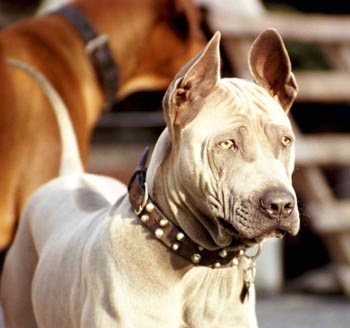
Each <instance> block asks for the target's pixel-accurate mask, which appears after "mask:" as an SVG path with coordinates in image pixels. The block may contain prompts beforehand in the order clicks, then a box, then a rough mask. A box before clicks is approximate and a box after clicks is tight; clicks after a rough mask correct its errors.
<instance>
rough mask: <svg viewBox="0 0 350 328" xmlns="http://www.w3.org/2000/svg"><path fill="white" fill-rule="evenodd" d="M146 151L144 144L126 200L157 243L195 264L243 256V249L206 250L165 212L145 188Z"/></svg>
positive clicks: (215, 265)
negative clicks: (127, 199)
mask: <svg viewBox="0 0 350 328" xmlns="http://www.w3.org/2000/svg"><path fill="white" fill-rule="evenodd" d="M148 152H149V149H148V148H146V149H145V151H144V153H143V155H142V157H141V160H140V163H139V165H138V166H137V168H136V170H135V172H134V174H133V175H132V177H131V179H130V182H129V185H128V191H129V201H130V203H131V205H132V207H133V209H134V212H135V214H136V215H137V216H138V217H139V218H140V221H141V222H142V223H143V224H144V225H145V226H146V227H147V228H148V229H149V230H150V231H151V232H152V234H153V235H154V237H155V238H156V239H158V240H159V241H160V242H161V243H163V244H164V245H165V246H166V247H168V248H169V249H171V250H172V251H173V252H174V253H176V254H177V255H179V256H181V257H183V258H184V259H186V260H188V261H189V262H191V263H193V264H195V265H202V266H210V267H213V268H220V267H221V266H224V265H228V264H230V262H234V263H233V264H238V258H239V257H240V256H246V255H244V251H233V250H226V249H224V248H222V249H218V250H207V249H205V248H203V247H201V246H199V245H197V244H196V243H195V242H193V241H192V240H191V239H190V238H189V237H188V236H187V235H186V234H185V233H184V232H183V231H182V230H181V228H180V227H178V226H176V225H175V224H174V223H172V222H171V221H170V220H169V219H168V218H167V217H166V216H165V214H164V213H163V212H162V210H161V209H160V208H159V207H158V205H157V204H156V203H155V202H154V200H153V199H152V198H151V197H150V195H149V194H148V191H147V184H146V171H147V168H146V166H145V163H146V161H147V157H148ZM235 262H237V263H235Z"/></svg>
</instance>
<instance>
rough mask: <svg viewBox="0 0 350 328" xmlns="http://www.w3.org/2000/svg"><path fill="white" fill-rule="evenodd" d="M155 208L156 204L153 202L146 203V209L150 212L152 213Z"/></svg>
mask: <svg viewBox="0 0 350 328" xmlns="http://www.w3.org/2000/svg"><path fill="white" fill-rule="evenodd" d="M153 210H154V204H153V203H148V204H147V205H146V211H147V212H148V213H151V212H152V211H153Z"/></svg>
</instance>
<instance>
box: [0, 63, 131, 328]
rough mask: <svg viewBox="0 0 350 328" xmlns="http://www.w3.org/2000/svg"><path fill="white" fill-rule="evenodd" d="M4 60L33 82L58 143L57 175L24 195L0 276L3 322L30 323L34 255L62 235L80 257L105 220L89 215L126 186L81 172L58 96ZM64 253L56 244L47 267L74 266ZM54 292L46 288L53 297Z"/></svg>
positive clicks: (104, 207) (100, 210) (42, 280)
mask: <svg viewBox="0 0 350 328" xmlns="http://www.w3.org/2000/svg"><path fill="white" fill-rule="evenodd" d="M9 64H11V65H13V66H15V67H17V68H19V69H21V70H23V71H25V72H26V73H27V74H28V75H30V76H31V77H32V78H34V79H36V80H37V82H39V84H40V87H41V88H42V89H43V91H44V93H45V95H46V96H47V98H48V100H49V102H50V103H51V105H52V108H53V111H54V113H55V116H56V118H57V123H58V127H59V131H60V136H61V145H62V154H61V161H60V168H59V172H60V176H59V177H58V178H56V179H54V180H51V181H50V182H48V183H47V184H45V185H43V186H41V187H40V188H39V189H38V190H37V191H36V192H35V193H34V194H33V195H32V197H31V198H30V199H29V201H28V203H27V206H26V208H25V210H24V213H23V215H22V218H21V220H20V225H19V228H18V232H17V234H16V238H15V242H14V244H13V246H12V247H11V248H10V250H9V253H8V255H7V258H6V261H5V265H4V271H3V274H2V279H1V281H2V283H1V299H2V304H3V307H4V313H5V320H6V324H7V326H8V327H36V323H35V319H34V313H33V309H32V301H31V297H30V296H31V289H32V286H33V281H35V279H34V276H35V274H34V272H35V271H36V268H37V266H38V258H39V257H45V252H46V249H49V250H50V252H52V251H53V252H54V253H55V249H57V245H61V244H62V240H67V241H69V242H67V243H63V244H66V245H68V244H69V245H73V247H74V249H75V251H74V252H75V255H77V254H78V257H79V258H81V257H83V251H84V249H85V247H88V245H87V244H88V243H89V242H91V241H92V239H94V238H97V237H96V236H97V235H98V233H99V231H101V229H99V226H102V225H104V224H106V222H104V221H102V220H94V218H95V217H96V216H99V215H100V214H101V213H105V214H106V213H108V211H109V210H110V208H111V205H112V203H114V202H115V201H116V200H117V199H118V198H120V197H121V196H122V195H123V194H125V192H126V188H125V186H124V185H123V184H122V183H120V182H118V181H117V180H114V179H111V178H109V177H103V176H99V177H97V176H94V175H90V174H85V173H84V172H83V166H82V162H81V159H80V154H79V150H78V145H77V141H76V137H75V133H74V130H73V126H72V124H71V121H70V119H69V115H68V110H67V108H66V106H65V104H64V102H63V101H62V99H61V98H60V96H59V95H58V94H57V92H56V91H55V90H54V88H53V87H52V85H51V84H50V83H49V82H48V80H47V79H46V77H45V76H44V75H42V74H41V73H40V72H38V71H36V70H35V69H33V68H32V67H30V66H28V65H26V64H25V63H23V62H19V61H16V60H10V61H9ZM67 194H68V197H67ZM69 194H70V195H69ZM53 207H54V208H55V210H54V211H52V208H53ZM103 217H107V215H103ZM43 221H44V222H45V224H44V225H43V224H42V223H43ZM77 232H78V233H79V234H80V235H81V234H82V235H83V236H85V237H86V236H87V235H89V234H91V238H88V239H86V238H85V239H84V240H85V242H83V240H82V239H81V238H79V236H77ZM101 233H103V232H101ZM102 239H103V238H102ZM70 240H72V241H70ZM70 248H71V246H70ZM79 254H80V255H79ZM69 255H70V249H68V248H67V249H66V250H65V249H62V248H61V249H60V250H59V252H57V256H54V262H52V261H51V263H50V264H49V267H50V269H51V270H60V268H61V269H62V268H69V270H68V272H69V271H70V270H74V268H79V266H76V265H75V263H72V262H70V261H71V258H70V256H69ZM46 265H47V263H46ZM77 270H79V269H77ZM63 271H64V270H62V272H63ZM39 272H40V270H39ZM65 272H67V270H65ZM36 282H37V284H36V286H37V287H38V288H40V286H44V285H45V277H40V274H39V276H38V277H37V278H36ZM70 283H71V282H70V277H69V276H66V275H63V276H62V282H61V284H70ZM14 286H16V287H15V288H14ZM67 287H68V286H67ZM81 287H82V288H83V286H81ZM68 288H69V287H68ZM55 294H56V293H51V295H53V297H54V295H55Z"/></svg>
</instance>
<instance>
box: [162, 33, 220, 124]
mask: <svg viewBox="0 0 350 328" xmlns="http://www.w3.org/2000/svg"><path fill="white" fill-rule="evenodd" d="M219 45H220V33H219V32H216V33H215V35H214V36H213V37H212V39H211V40H210V41H209V43H208V44H207V46H206V47H205V48H204V49H203V50H202V51H201V52H200V53H199V54H198V55H197V56H196V57H194V58H193V59H192V60H191V61H189V62H188V63H187V64H186V65H185V66H184V67H183V68H182V69H181V70H180V72H179V73H178V74H177V75H176V76H175V78H174V80H173V82H172V83H171V84H170V86H169V88H168V90H167V91H166V93H165V96H164V99H163V109H164V115H165V120H166V122H167V125H168V127H170V126H173V125H176V126H179V127H184V126H185V125H186V124H188V123H189V122H191V121H192V120H193V118H194V117H195V116H196V115H197V113H198V112H199V109H200V106H199V105H198V104H195V101H196V100H199V99H201V98H203V97H205V96H206V95H207V94H208V93H210V91H211V89H212V87H213V86H214V85H215V84H216V83H217V82H218V80H219V78H220V49H219Z"/></svg>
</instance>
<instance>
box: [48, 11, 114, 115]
mask: <svg viewBox="0 0 350 328" xmlns="http://www.w3.org/2000/svg"><path fill="white" fill-rule="evenodd" d="M55 13H56V14H59V15H61V16H62V17H64V18H65V19H66V20H67V21H68V22H69V23H70V24H71V25H72V26H73V27H74V28H75V30H76V31H77V32H78V34H79V36H80V37H81V39H82V40H83V41H84V43H85V51H86V53H87V54H88V55H89V56H90V58H91V61H92V64H93V66H94V69H95V72H96V75H97V79H98V81H99V83H100V86H101V89H102V90H103V93H104V95H105V99H106V105H105V106H106V109H110V108H111V107H112V106H113V103H114V102H115V94H116V92H117V88H118V67H117V65H116V63H115V61H114V59H113V56H112V53H111V50H110V47H109V45H108V36H107V35H105V34H100V35H99V34H98V33H97V32H96V31H95V29H94V28H93V26H92V25H91V24H90V23H89V21H88V19H87V18H86V17H85V16H84V15H83V13H82V12H81V11H80V10H79V9H77V8H75V7H72V6H64V7H62V8H60V9H58V10H56V11H55Z"/></svg>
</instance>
